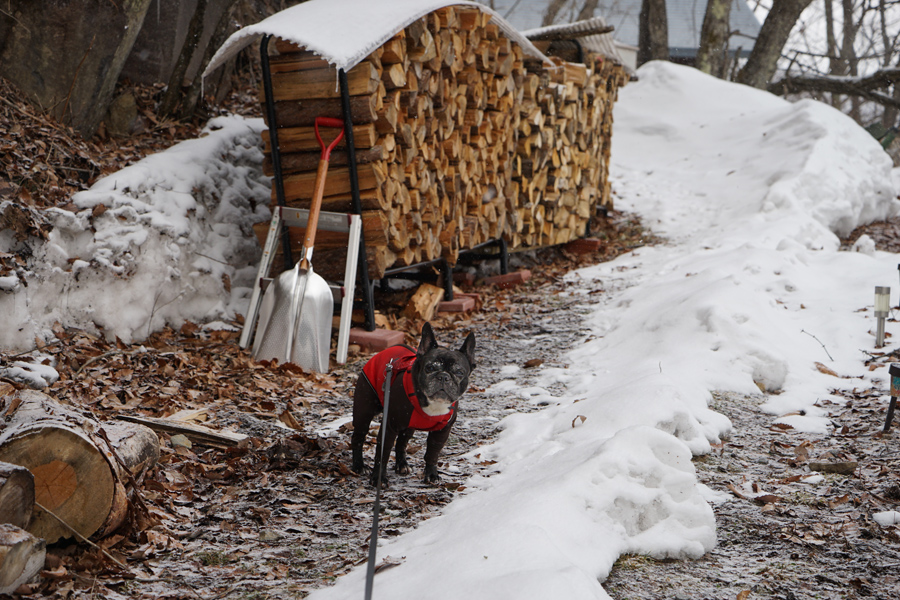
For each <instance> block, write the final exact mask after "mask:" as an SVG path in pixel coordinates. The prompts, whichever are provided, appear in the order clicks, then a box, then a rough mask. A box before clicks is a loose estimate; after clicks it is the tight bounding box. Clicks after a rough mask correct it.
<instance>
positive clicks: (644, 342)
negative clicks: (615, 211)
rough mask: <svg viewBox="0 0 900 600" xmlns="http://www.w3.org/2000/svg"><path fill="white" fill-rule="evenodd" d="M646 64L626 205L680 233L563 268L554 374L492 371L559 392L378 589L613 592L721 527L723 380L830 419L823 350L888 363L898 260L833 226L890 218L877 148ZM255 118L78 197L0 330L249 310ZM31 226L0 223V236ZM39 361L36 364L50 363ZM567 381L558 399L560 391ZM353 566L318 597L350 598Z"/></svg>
mask: <svg viewBox="0 0 900 600" xmlns="http://www.w3.org/2000/svg"><path fill="white" fill-rule="evenodd" d="M639 76H640V81H639V82H637V83H632V84H629V85H628V86H627V87H626V88H624V90H622V92H621V95H620V99H619V102H618V104H617V105H616V109H615V111H616V112H615V132H614V137H613V165H612V177H613V186H614V191H615V193H616V206H617V208H619V209H622V210H627V211H633V212H636V213H639V214H640V215H641V216H642V217H643V219H644V223H645V224H646V225H647V226H649V227H651V228H652V229H653V230H654V231H655V232H656V233H658V234H661V235H663V236H665V237H666V238H667V240H668V242H667V243H665V244H661V245H657V246H654V247H648V248H642V249H639V250H637V251H635V252H633V253H631V254H629V255H626V256H623V257H620V258H619V259H617V260H615V261H613V262H611V263H606V264H602V265H597V266H594V267H590V268H587V269H583V270H580V271H578V272H575V273H572V274H571V275H570V277H571V278H572V279H573V281H575V282H577V285H575V286H573V288H574V289H575V290H576V291H574V292H572V293H573V294H588V293H589V292H591V291H594V290H597V289H598V288H602V289H603V290H605V294H604V298H605V300H604V301H603V302H601V304H600V305H598V306H596V307H595V308H594V309H593V312H592V315H591V317H590V324H591V326H592V329H593V335H592V336H590V337H589V338H588V339H587V340H586V341H585V343H584V344H582V345H581V346H580V347H579V348H578V349H577V350H575V351H573V352H572V353H571V354H570V355H569V356H568V363H569V367H568V368H566V369H556V368H545V369H544V371H543V372H542V376H541V377H542V387H537V388H529V389H527V390H523V389H521V388H520V387H519V386H517V385H516V383H515V379H514V372H515V370H516V369H515V368H514V367H513V366H511V367H510V369H509V372H510V379H509V380H508V381H504V382H501V383H499V384H497V385H495V386H494V387H493V388H492V389H491V391H492V392H493V393H495V394H497V395H498V397H499V396H516V395H517V396H519V397H522V398H524V399H526V400H528V401H531V402H535V403H549V406H548V407H547V408H545V409H544V410H542V411H539V412H535V413H529V414H518V415H513V416H510V417H508V418H506V419H505V420H504V421H503V422H502V423H501V428H502V430H503V431H502V433H501V435H500V436H499V438H498V440H497V441H496V443H494V444H493V445H491V446H489V447H481V448H478V449H477V450H473V451H472V454H471V456H469V459H471V460H476V461H485V460H493V461H496V468H497V473H496V474H495V475H493V476H491V477H481V478H475V479H474V480H472V481H470V482H467V484H466V491H465V492H464V493H462V494H461V495H460V497H459V498H458V499H457V500H455V501H454V502H453V503H451V504H450V505H449V506H448V507H447V508H446V510H445V511H444V512H443V514H442V515H440V516H438V517H436V518H433V519H430V520H428V521H426V522H424V523H423V524H422V525H421V526H420V527H418V528H417V529H416V530H414V531H411V532H408V533H406V534H404V535H402V536H400V537H398V538H395V539H393V540H391V541H389V542H387V543H385V544H384V545H383V546H382V547H380V548H379V556H380V557H384V556H387V555H390V556H391V557H393V558H394V559H402V563H401V564H400V565H399V566H397V567H395V568H392V569H389V570H387V571H384V572H383V573H381V574H379V575H378V577H377V578H376V582H375V595H376V597H379V598H414V597H420V596H427V597H428V598H430V599H431V600H439V599H442V598H447V599H451V598H452V599H454V600H455V599H458V598H467V599H468V600H480V599H485V600H488V599H490V600H495V599H496V598H516V599H517V600H528V599H531V598H534V599H540V600H546V599H547V598H566V599H567V600H572V599H581V598H585V599H586V598H606V597H608V596H607V594H606V592H605V591H604V590H603V587H602V581H603V579H604V577H605V576H606V575H607V573H608V572H609V570H610V568H611V567H612V565H613V563H614V562H615V560H616V558H617V557H618V556H619V555H621V554H622V553H626V552H628V553H645V554H648V555H651V556H654V557H682V558H689V557H697V556H700V555H702V554H703V553H704V552H706V551H708V550H709V549H710V548H711V547H713V545H714V544H715V542H716V532H715V520H714V517H713V512H712V509H711V507H710V503H711V502H719V501H723V500H722V498H721V497H718V496H717V495H716V494H714V493H713V492H712V491H711V490H709V489H707V488H705V487H704V486H702V485H700V484H698V481H697V478H696V475H695V473H694V469H693V466H692V464H691V462H690V459H691V456H692V455H694V454H698V453H704V452H708V451H709V449H710V443H714V442H716V441H717V440H718V439H719V438H720V436H721V435H723V434H725V433H727V432H728V430H729V428H730V427H731V425H730V423H729V422H728V420H727V419H726V418H724V417H723V416H721V415H719V414H717V413H715V412H714V411H712V410H711V409H710V408H709V407H708V403H709V400H710V393H709V391H710V390H716V389H722V390H734V391H739V392H759V390H760V389H764V390H765V391H767V392H768V393H770V395H769V401H768V402H767V403H766V404H765V405H764V408H765V409H766V410H767V411H769V412H771V414H772V418H773V419H777V420H780V421H783V422H786V423H789V424H791V425H792V426H794V427H795V428H798V429H803V430H810V431H824V430H825V429H826V428H827V427H828V423H827V421H826V420H825V419H824V418H823V417H822V412H821V411H820V410H819V409H818V408H817V407H816V406H815V404H816V401H817V400H818V399H820V398H824V397H826V396H827V395H828V393H829V389H830V388H832V387H834V386H835V385H836V383H835V382H836V380H835V379H834V378H833V377H830V376H828V375H825V374H823V373H821V372H820V371H819V370H818V369H817V366H816V363H823V364H825V365H826V366H828V367H829V368H830V369H832V370H834V371H836V372H837V373H839V374H840V375H843V376H847V377H853V378H855V379H853V380H852V384H850V385H853V386H857V387H858V386H868V385H873V384H877V383H878V382H882V383H883V382H884V380H885V379H886V373H885V372H884V370H880V371H879V370H876V371H874V372H870V371H868V370H867V369H865V368H864V367H863V363H862V360H861V359H862V358H863V354H862V351H864V350H871V349H872V348H873V346H874V338H873V336H872V333H871V332H872V331H873V330H874V327H875V321H874V318H873V315H872V305H873V299H874V296H873V294H874V290H873V288H874V287H875V286H876V285H892V283H895V282H896V278H897V262H898V261H897V257H896V256H895V255H893V254H887V253H882V252H876V251H874V248H873V244H872V243H871V240H865V239H864V240H861V241H860V242H859V243H858V244H857V250H858V251H856V252H839V251H838V238H837V236H836V235H835V233H840V234H843V233H847V232H849V231H850V230H851V229H853V228H854V227H855V226H856V225H858V224H860V223H866V222H870V221H873V220H878V219H883V218H885V217H888V216H892V215H894V214H896V213H897V211H898V202H897V201H896V191H895V185H894V183H893V182H892V180H891V178H892V171H891V164H890V161H889V159H888V157H887V155H886V154H885V153H884V152H883V151H882V150H881V148H880V146H879V145H878V144H877V143H876V142H875V141H874V140H873V139H872V138H871V137H870V136H869V135H868V134H867V133H866V132H865V131H863V130H862V129H861V128H859V127H858V126H857V125H855V124H854V123H853V122H852V121H851V120H850V119H848V118H847V117H845V116H843V115H842V114H840V113H838V112H837V111H835V110H833V109H831V108H829V107H827V106H825V105H823V104H819V103H815V102H808V101H807V102H799V103H795V104H791V103H788V102H786V101H784V100H782V99H779V98H776V97H774V96H771V95H769V94H767V93H764V92H760V91H758V90H753V89H749V88H746V87H743V86H738V85H735V84H730V83H725V82H722V81H719V80H716V79H713V78H710V77H708V76H705V75H702V74H701V73H699V72H697V71H695V70H693V69H689V68H685V67H679V66H675V65H671V64H666V63H650V64H648V65H646V66H644V67H643V68H642V69H641V70H640V72H639ZM261 126H262V125H261V123H260V122H259V121H244V120H240V119H236V118H230V119H224V120H221V119H220V120H216V121H214V122H213V123H211V127H210V128H209V134H208V135H207V136H206V137H204V138H202V139H199V140H193V141H190V142H186V143H184V144H181V145H179V146H176V147H175V148H173V149H172V150H169V151H167V152H165V153H161V154H159V155H157V156H154V157H150V158H148V159H146V160H144V161H141V163H139V164H137V165H135V166H133V167H130V168H128V169H125V170H123V171H122V172H120V173H118V174H116V175H114V176H112V177H109V178H107V179H104V180H102V181H101V182H99V183H98V184H97V186H95V188H94V189H92V190H90V191H88V192H84V193H82V194H80V195H78V196H77V197H76V198H75V199H74V201H75V202H76V204H78V205H79V206H81V207H83V210H82V211H81V212H78V213H68V212H64V211H52V212H51V214H50V218H51V219H52V220H53V221H54V225H55V228H54V229H53V231H52V233H51V234H50V239H49V240H48V241H47V243H45V244H43V246H40V247H38V252H39V260H37V261H35V263H34V265H32V267H31V269H30V270H29V271H27V272H23V273H22V274H21V276H16V277H6V278H2V279H0V314H2V315H3V316H4V317H5V318H4V320H3V322H2V325H0V347H2V348H4V349H6V350H9V349H18V348H27V347H29V346H30V345H31V343H32V340H33V339H34V338H35V337H43V338H45V339H48V338H50V337H52V326H53V323H54V322H57V321H58V322H60V323H63V324H64V325H67V326H76V327H88V328H91V327H102V329H103V332H104V333H106V334H107V335H110V336H118V337H120V338H121V339H123V340H126V341H129V340H140V339H142V338H143V336H145V335H146V334H147V332H149V331H152V330H154V329H158V328H159V327H162V326H163V325H164V324H171V325H175V326H177V325H179V324H180V323H181V322H182V321H184V320H188V319H189V320H194V321H198V320H199V321H214V320H216V319H222V318H226V317H229V316H232V315H233V314H234V312H235V311H237V312H241V311H242V310H244V307H245V306H246V303H247V292H248V289H247V287H246V286H247V284H248V283H249V282H250V281H252V277H253V274H254V272H255V262H256V260H257V258H258V252H259V250H258V245H257V244H256V242H255V238H253V236H252V233H251V231H250V229H249V226H250V224H252V222H254V221H260V220H265V219H267V218H268V214H267V210H266V209H265V205H266V204H267V203H268V194H269V189H268V183H267V180H266V179H265V178H264V177H263V176H262V174H261V171H260V167H259V164H260V161H261V154H260V149H259V134H258V132H259V129H260V127H261ZM100 205H103V208H98V207H100ZM21 243H24V242H21V241H17V240H15V239H14V238H13V237H12V235H11V233H10V232H0V251H2V252H10V251H12V250H14V249H16V248H17V247H18V245H19V244H21ZM25 283H27V286H26V285H25ZM894 288H895V290H896V285H894ZM894 298H895V300H894V302H893V303H894V304H896V298H897V294H896V293H895V294H894ZM890 327H891V325H889V330H890ZM23 365H24V363H23ZM23 365H19V366H17V367H16V368H20V369H25V370H27V365H24V366H23ZM42 369H43V370H42V371H41V372H40V373H35V374H34V378H36V379H42V380H44V381H50V380H52V377H53V373H52V369H50V368H43V367H42ZM48 371H51V372H48ZM19 375H20V376H22V377H23V378H27V377H28V374H27V373H25V374H24V375H23V374H21V373H20V374H19ZM560 383H562V384H564V387H565V389H566V390H567V391H566V393H565V394H563V395H557V396H554V395H552V394H551V393H550V392H548V391H547V390H549V389H559V387H560V386H559V384H560ZM884 400H885V402H886V401H887V397H886V396H885V398H884ZM461 418H465V415H464V414H463V415H462V417H461ZM811 485H812V484H811ZM363 575H364V569H362V568H360V569H357V570H356V571H354V572H353V573H351V574H349V575H347V576H345V577H343V578H341V579H340V580H339V581H337V583H336V584H335V585H334V586H333V587H332V588H329V589H327V590H321V591H319V592H316V593H314V594H313V595H312V596H311V598H312V599H313V600H325V599H328V598H355V597H358V596H359V595H360V594H361V593H362V590H363Z"/></svg>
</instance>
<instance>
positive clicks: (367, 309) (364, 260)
mask: <svg viewBox="0 0 900 600" xmlns="http://www.w3.org/2000/svg"><path fill="white" fill-rule="evenodd" d="M338 81H339V82H340V85H341V109H342V111H343V113H344V138H345V139H346V146H347V167H348V170H349V172H350V197H351V207H352V210H353V212H354V213H355V214H357V215H362V201H361V200H360V198H359V178H358V175H357V171H356V146H355V144H354V142H353V118H352V115H351V114H350V86H349V85H348V84H347V73H345V72H344V70H343V69H340V70H339V71H338ZM356 264H357V273H358V274H359V279H360V281H359V287H360V289H361V290H362V293H363V296H364V297H363V312H364V315H365V323H364V327H365V329H366V331H375V291H374V289H373V287H372V284H371V283H370V282H369V259H368V257H367V256H366V241H365V236H363V235H361V236H360V237H359V258H358V260H357V263H356Z"/></svg>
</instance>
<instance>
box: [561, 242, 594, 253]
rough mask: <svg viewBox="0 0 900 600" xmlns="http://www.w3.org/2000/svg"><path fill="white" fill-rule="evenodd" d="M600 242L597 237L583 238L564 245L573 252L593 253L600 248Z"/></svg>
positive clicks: (564, 247)
mask: <svg viewBox="0 0 900 600" xmlns="http://www.w3.org/2000/svg"><path fill="white" fill-rule="evenodd" d="M600 243H601V242H600V240H599V239H597V238H581V239H578V240H572V241H571V242H569V243H568V244H566V245H564V246H563V250H565V251H566V252H571V253H572V254H581V255H584V254H593V253H594V252H597V251H598V250H599V249H600Z"/></svg>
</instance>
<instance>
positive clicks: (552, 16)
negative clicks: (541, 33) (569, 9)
mask: <svg viewBox="0 0 900 600" xmlns="http://www.w3.org/2000/svg"><path fill="white" fill-rule="evenodd" d="M568 1H569V0H550V2H549V3H548V4H547V10H546V12H544V18H543V19H542V20H541V26H542V27H546V26H547V25H553V24H554V23H555V22H556V15H558V14H559V11H561V10H562V8H563V6H565V5H566V2H568Z"/></svg>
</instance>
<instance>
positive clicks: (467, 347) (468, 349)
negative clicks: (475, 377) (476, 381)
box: [459, 333, 475, 369]
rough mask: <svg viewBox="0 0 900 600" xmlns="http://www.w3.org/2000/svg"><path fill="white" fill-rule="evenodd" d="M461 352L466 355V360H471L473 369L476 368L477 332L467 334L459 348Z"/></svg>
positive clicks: (470, 364) (470, 363)
mask: <svg viewBox="0 0 900 600" xmlns="http://www.w3.org/2000/svg"><path fill="white" fill-rule="evenodd" d="M459 351H460V352H462V353H463V355H464V356H465V357H466V360H468V361H469V366H470V367H472V368H473V369H474V368H475V334H474V333H470V334H469V335H467V336H466V340H465V341H464V342H463V345H462V347H461V348H460V349H459Z"/></svg>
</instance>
